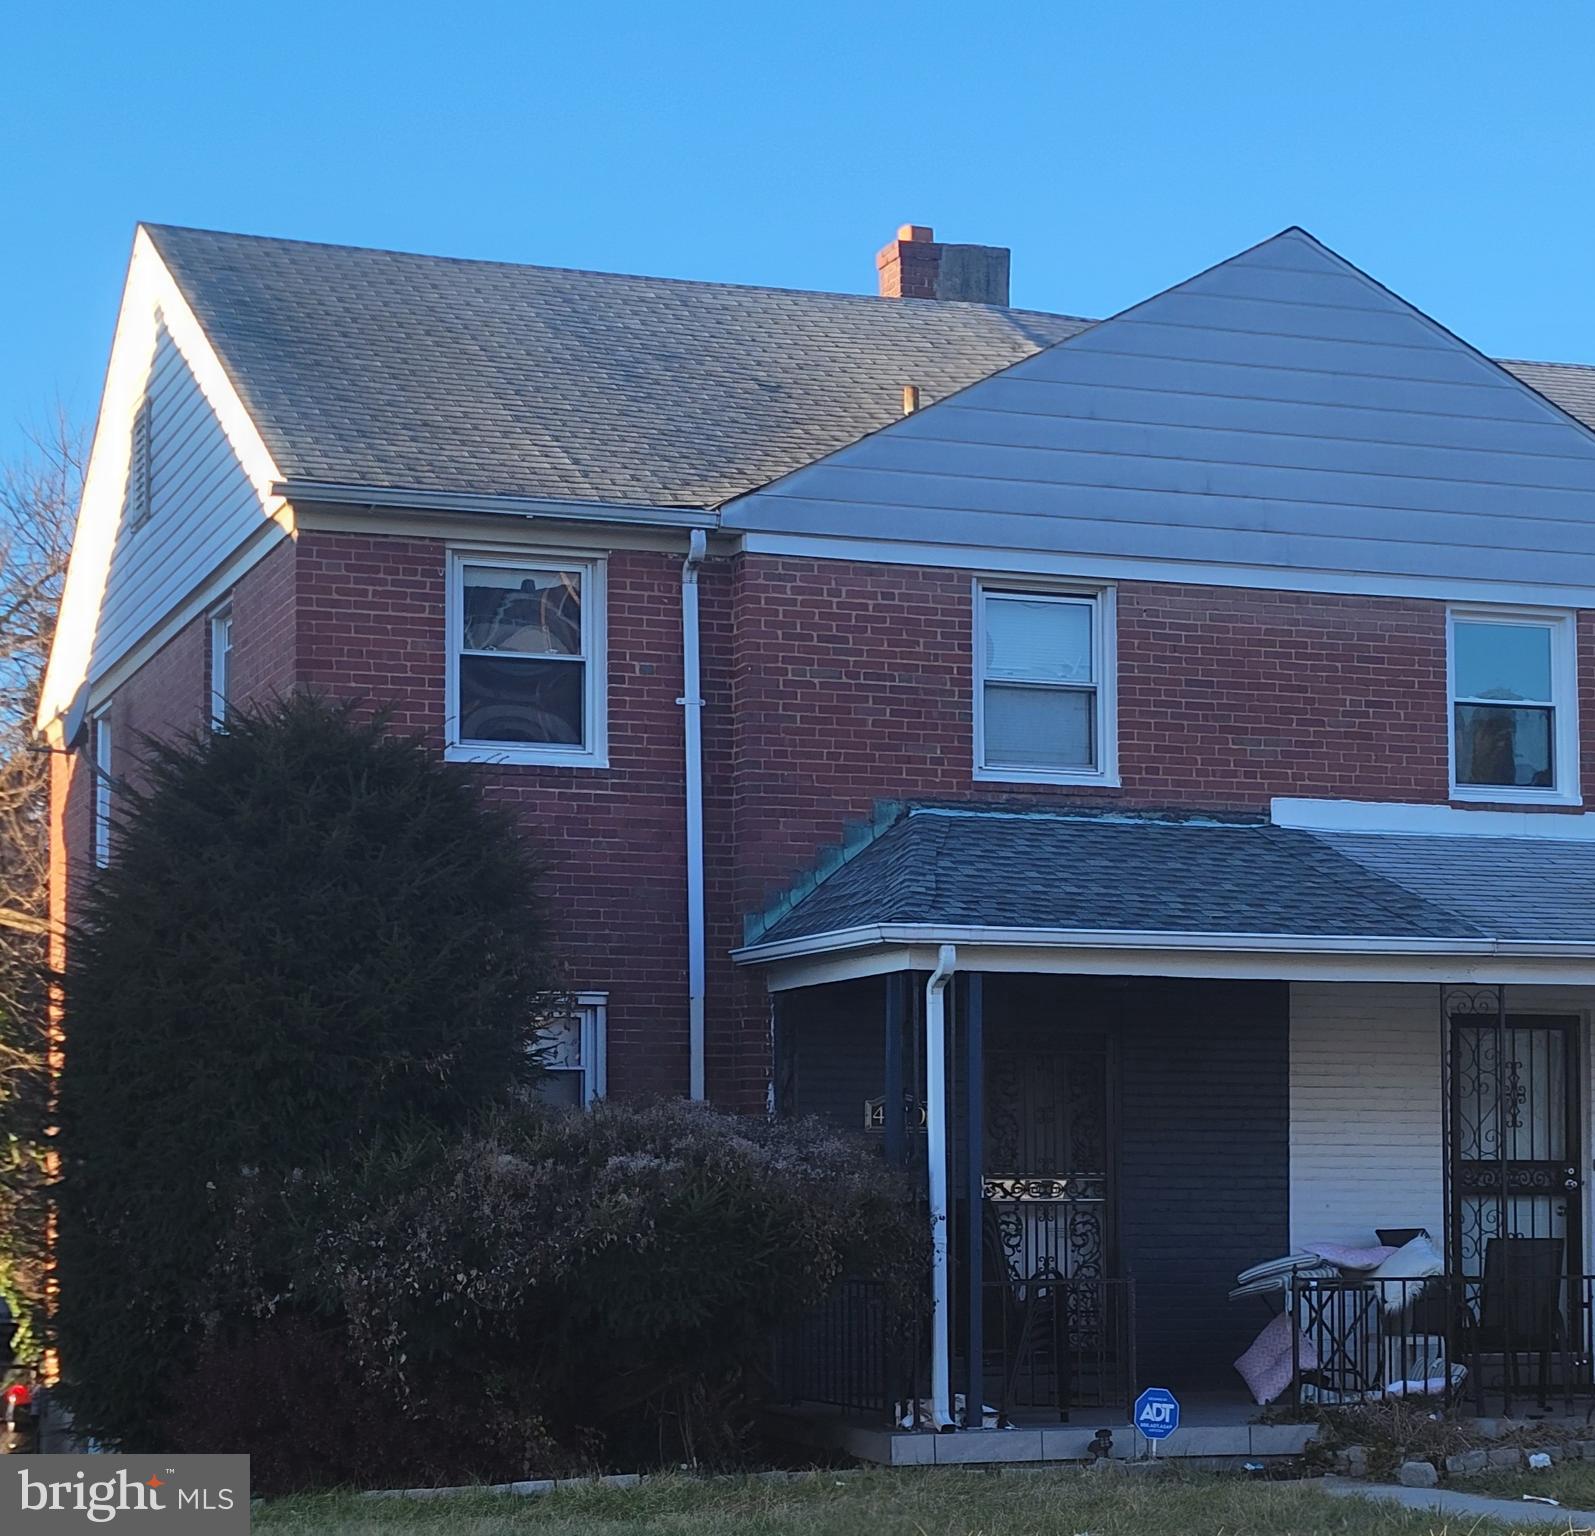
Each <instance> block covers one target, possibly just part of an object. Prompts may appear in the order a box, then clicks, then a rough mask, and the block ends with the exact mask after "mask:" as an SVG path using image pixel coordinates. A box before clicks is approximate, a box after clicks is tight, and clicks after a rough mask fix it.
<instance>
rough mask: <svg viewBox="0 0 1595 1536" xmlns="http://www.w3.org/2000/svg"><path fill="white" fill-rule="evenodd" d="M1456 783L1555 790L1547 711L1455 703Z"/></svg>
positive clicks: (1550, 711) (1550, 715)
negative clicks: (1506, 785) (1509, 785)
mask: <svg viewBox="0 0 1595 1536" xmlns="http://www.w3.org/2000/svg"><path fill="white" fill-rule="evenodd" d="M1456 708H1457V720H1456V737H1457V783H1458V784H1512V785H1519V786H1522V787H1523V788H1526V789H1554V788H1555V787H1556V784H1555V776H1554V775H1553V773H1552V772H1551V735H1552V720H1551V717H1552V715H1553V714H1554V713H1555V712H1554V711H1553V710H1549V709H1525V708H1522V707H1517V708H1513V707H1511V706H1502V705H1490V704H1458V705H1457V707H1456Z"/></svg>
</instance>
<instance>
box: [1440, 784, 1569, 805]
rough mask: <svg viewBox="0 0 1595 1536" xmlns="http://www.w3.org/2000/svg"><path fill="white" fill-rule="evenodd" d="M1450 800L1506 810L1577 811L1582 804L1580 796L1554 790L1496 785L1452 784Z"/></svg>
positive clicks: (1462, 803)
mask: <svg viewBox="0 0 1595 1536" xmlns="http://www.w3.org/2000/svg"><path fill="white" fill-rule="evenodd" d="M1451 799H1452V801H1453V802H1455V803H1456V804H1459V805H1494V806H1500V807H1504V808H1506V809H1516V808H1525V807H1526V808H1530V809H1532V808H1533V807H1534V806H1540V805H1542V806H1547V807H1550V808H1552V809H1562V810H1578V809H1580V808H1582V806H1583V804H1584V800H1583V797H1582V796H1581V795H1576V794H1575V795H1568V794H1562V793H1560V792H1558V791H1557V790H1554V789H1511V788H1508V787H1506V786H1497V785H1488V786H1487V785H1473V784H1454V785H1452V787H1451Z"/></svg>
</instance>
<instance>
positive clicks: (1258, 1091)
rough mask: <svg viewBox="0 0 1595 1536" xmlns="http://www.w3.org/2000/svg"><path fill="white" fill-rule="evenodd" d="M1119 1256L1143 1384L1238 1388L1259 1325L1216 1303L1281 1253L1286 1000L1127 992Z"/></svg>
mask: <svg viewBox="0 0 1595 1536" xmlns="http://www.w3.org/2000/svg"><path fill="white" fill-rule="evenodd" d="M1121 996H1122V1013H1121V1020H1122V1023H1121V1029H1122V1033H1121V1035H1120V1057H1119V1081H1120V1114H1121V1117H1122V1118H1121V1122H1120V1153H1119V1215H1120V1228H1119V1247H1120V1260H1121V1264H1122V1266H1123V1270H1124V1272H1125V1273H1127V1274H1130V1275H1133V1276H1134V1278H1135V1282H1136V1310H1137V1316H1138V1327H1137V1330H1136V1332H1137V1335H1138V1341H1137V1348H1138V1354H1139V1358H1138V1362H1137V1363H1138V1365H1139V1368H1140V1377H1141V1381H1142V1382H1143V1383H1146V1382H1152V1383H1156V1384H1158V1385H1167V1386H1175V1387H1178V1386H1185V1387H1189V1388H1203V1389H1206V1390H1209V1391H1211V1390H1213V1389H1214V1388H1216V1387H1219V1388H1229V1387H1238V1386H1239V1385H1240V1378H1239V1377H1238V1376H1237V1375H1236V1374H1235V1372H1234V1369H1233V1362H1234V1359H1235V1357H1236V1356H1237V1355H1238V1354H1240V1353H1241V1351H1242V1350H1244V1349H1245V1348H1246V1346H1247V1345H1248V1344H1249V1343H1251V1341H1252V1339H1253V1338H1254V1337H1255V1336H1256V1334H1257V1331H1258V1329H1259V1328H1261V1327H1262V1325H1263V1324H1264V1323H1265V1322H1266V1321H1267V1320H1268V1315H1267V1313H1266V1312H1265V1311H1264V1309H1263V1307H1262V1306H1261V1305H1260V1304H1259V1303H1257V1302H1255V1301H1252V1302H1231V1301H1229V1300H1228V1299H1227V1296H1226V1293H1227V1292H1228V1291H1229V1289H1230V1287H1231V1286H1232V1285H1234V1283H1235V1275H1236V1273H1237V1272H1238V1271H1240V1270H1242V1269H1245V1268H1247V1267H1248V1266H1249V1265H1252V1264H1256V1263H1258V1262H1259V1261H1261V1260H1263V1259H1269V1258H1274V1257H1277V1256H1278V1255H1280V1254H1282V1253H1285V1252H1286V1251H1287V1250H1288V1248H1289V1237H1290V1141H1289V1129H1290V1126H1289V1114H1290V1097H1289V1094H1290V1081H1289V1079H1290V992H1289V988H1288V986H1286V985H1285V984H1284V983H1277V982H1255V981H1253V982H1228V981H1225V982H1220V981H1196V980H1191V981H1158V982H1155V983H1146V984H1136V983H1130V984H1128V985H1127V986H1126V989H1125V991H1124V992H1123V993H1122V994H1121Z"/></svg>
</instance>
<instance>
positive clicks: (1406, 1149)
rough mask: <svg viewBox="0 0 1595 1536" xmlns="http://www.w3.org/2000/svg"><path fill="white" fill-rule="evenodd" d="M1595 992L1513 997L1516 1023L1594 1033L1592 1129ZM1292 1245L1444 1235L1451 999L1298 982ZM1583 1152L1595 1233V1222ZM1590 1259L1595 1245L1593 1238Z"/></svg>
mask: <svg viewBox="0 0 1595 1536" xmlns="http://www.w3.org/2000/svg"><path fill="white" fill-rule="evenodd" d="M1592 1004H1595V992H1591V991H1590V990H1587V989H1580V988H1571V987H1557V988H1551V987H1521V986H1520V987H1509V988H1508V989H1507V1008H1508V1011H1510V1012H1513V1013H1546V1014H1572V1015H1577V1016H1578V1017H1580V1018H1581V1019H1582V1020H1583V1021H1584V1029H1583V1033H1582V1035H1581V1049H1582V1051H1583V1055H1584V1062H1585V1082H1586V1092H1585V1099H1584V1106H1583V1108H1584V1123H1585V1125H1586V1127H1588V1126H1589V1125H1590V1105H1591V1103H1592V1102H1595V1059H1592V1058H1595V1051H1591V1049H1590V1043H1589V1019H1590V1015H1591V1009H1592ZM1290 1013H1291V1019H1290V1234H1291V1242H1292V1244H1293V1245H1294V1244H1301V1243H1305V1242H1309V1241H1312V1240H1314V1239H1318V1240H1322V1241H1326V1242H1341V1243H1371V1242H1373V1241H1374V1229H1375V1228H1376V1227H1409V1226H1424V1227H1427V1228H1428V1229H1429V1230H1430V1231H1431V1232H1432V1233H1433V1234H1434V1235H1435V1238H1436V1239H1437V1240H1438V1239H1439V1238H1440V1237H1441V1235H1442V1234H1443V1232H1444V1230H1445V1177H1444V1157H1445V1140H1444V1121H1443V1118H1442V1107H1441V1095H1442V1092H1443V1082H1442V1076H1441V1070H1440V1042H1441V1023H1440V989H1439V988H1438V987H1436V986H1430V985H1417V984H1413V985H1405V986H1400V985H1389V984H1384V983H1346V982H1298V983H1295V984H1293V985H1292V987H1291V992H1290ZM1591 1163H1592V1158H1591V1147H1590V1135H1589V1131H1588V1130H1587V1129H1586V1134H1585V1147H1584V1165H1585V1169H1586V1173H1585V1202H1586V1204H1585V1211H1586V1215H1585V1230H1586V1233H1590V1232H1591V1231H1592V1229H1595V1220H1592V1217H1595V1211H1592V1210H1591V1207H1590V1200H1591V1196H1592V1193H1595V1192H1592V1191H1591V1189H1590V1184H1591V1183H1592V1182H1595V1178H1592V1176H1591V1175H1592V1172H1595V1170H1592V1168H1591ZM1585 1247H1586V1251H1589V1250H1590V1247H1591V1245H1590V1241H1589V1238H1588V1237H1586V1242H1585Z"/></svg>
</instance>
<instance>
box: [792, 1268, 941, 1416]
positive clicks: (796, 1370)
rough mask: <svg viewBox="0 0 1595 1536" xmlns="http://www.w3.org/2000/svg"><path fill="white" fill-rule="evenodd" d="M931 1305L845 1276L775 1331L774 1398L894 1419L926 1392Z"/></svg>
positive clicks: (874, 1282)
mask: <svg viewBox="0 0 1595 1536" xmlns="http://www.w3.org/2000/svg"><path fill="white" fill-rule="evenodd" d="M928 1311H929V1308H928V1305H927V1306H924V1307H915V1306H911V1305H908V1304H906V1303H904V1302H903V1301H902V1299H901V1298H899V1297H894V1295H893V1292H892V1290H891V1288H890V1287H889V1286H887V1285H886V1284H885V1283H884V1282H883V1281H880V1280H859V1279H845V1280H842V1281H840V1282H839V1283H838V1284H837V1286H836V1288H835V1290H833V1291H832V1292H831V1294H830V1296H828V1297H827V1298H826V1300H825V1301H824V1302H823V1303H822V1304H821V1305H820V1306H818V1307H816V1308H815V1309H814V1310H813V1311H812V1312H810V1313H808V1314H807V1315H805V1316H804V1317H801V1318H799V1319H798V1320H797V1321H796V1322H793V1323H790V1324H788V1325H787V1326H786V1327H785V1328H783V1329H782V1330H781V1332H780V1333H779V1335H778V1336H777V1338H776V1341H775V1359H774V1378H775V1389H774V1396H775V1398H776V1400H777V1401H779V1402H786V1403H816V1404H819V1405H821V1406H823V1407H828V1408H840V1409H841V1410H842V1411H843V1412H844V1413H847V1414H850V1415H854V1416H856V1417H858V1418H862V1419H868V1420H871V1421H873V1422H878V1423H881V1424H886V1423H890V1422H895V1420H896V1419H897V1418H899V1417H900V1416H901V1415H902V1414H903V1413H904V1412H906V1411H908V1405H910V1404H913V1403H917V1402H918V1401H919V1400H920V1399H921V1398H923V1397H924V1395H925V1392H926V1391H927V1385H926V1383H927V1380H928V1376H929V1361H928V1359H922V1356H923V1355H924V1349H923V1344H924V1341H925V1339H926V1337H927V1334H926V1331H925V1323H926V1319H927V1316H928Z"/></svg>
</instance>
